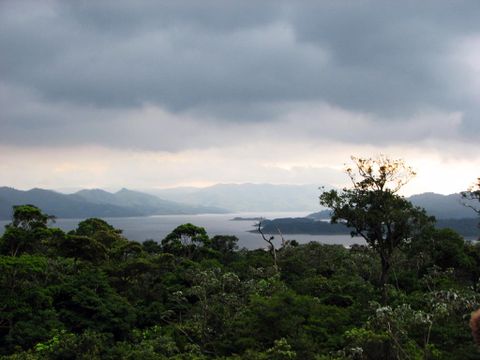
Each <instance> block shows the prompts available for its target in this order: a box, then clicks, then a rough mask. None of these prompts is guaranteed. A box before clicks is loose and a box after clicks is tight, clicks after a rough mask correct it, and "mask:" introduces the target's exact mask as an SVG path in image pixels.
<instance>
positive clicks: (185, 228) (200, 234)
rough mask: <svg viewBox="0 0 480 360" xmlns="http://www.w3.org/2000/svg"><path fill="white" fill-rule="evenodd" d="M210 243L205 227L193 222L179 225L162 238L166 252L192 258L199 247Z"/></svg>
mask: <svg viewBox="0 0 480 360" xmlns="http://www.w3.org/2000/svg"><path fill="white" fill-rule="evenodd" d="M208 243H209V239H208V235H207V232H206V231H205V229H204V228H203V227H199V226H195V225H193V224H190V223H188V224H183V225H180V226H177V227H176V228H175V229H174V230H173V231H172V232H171V233H170V234H168V235H167V236H166V237H165V239H163V240H162V248H163V251H164V252H167V253H170V254H172V255H176V256H184V257H187V258H189V259H192V257H193V255H194V253H195V252H196V250H197V248H198V247H202V246H204V245H207V244H208Z"/></svg>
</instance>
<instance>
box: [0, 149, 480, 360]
mask: <svg viewBox="0 0 480 360" xmlns="http://www.w3.org/2000/svg"><path fill="white" fill-rule="evenodd" d="M353 160H354V162H355V164H356V169H355V170H351V169H348V170H347V173H348V174H349V175H350V176H351V177H352V180H354V186H353V187H352V188H351V189H344V190H343V191H342V192H338V191H336V190H330V191H325V192H324V193H323V194H322V196H321V197H320V202H321V203H322V204H323V205H325V206H327V207H329V208H330V209H331V211H332V222H333V223H340V224H339V226H343V227H345V226H347V227H348V228H349V229H350V231H351V232H352V235H357V236H361V237H363V238H364V240H365V244H366V245H356V246H353V247H351V248H349V249H348V248H345V247H343V246H340V245H324V244H319V243H309V244H305V245H299V244H298V243H297V242H296V241H284V242H282V244H276V243H275V239H274V238H273V237H271V236H266V235H265V233H264V232H263V231H262V228H261V226H260V225H259V226H258V230H259V236H262V238H263V239H264V240H265V245H266V247H265V249H257V250H246V249H238V247H237V241H238V239H237V238H236V237H234V236H229V235H217V236H214V237H212V238H209V237H208V235H207V233H206V231H205V229H204V228H201V227H197V226H195V225H192V224H184V225H181V226H178V227H177V228H175V229H173V230H172V232H171V233H170V234H169V235H167V236H166V237H165V238H164V239H163V240H162V241H161V243H156V242H154V241H152V240H150V241H145V242H144V243H138V242H134V241H129V240H128V239H126V238H124V237H123V236H122V233H121V231H120V230H118V229H115V228H113V227H112V226H111V225H109V224H108V223H106V222H105V221H103V220H101V219H97V218H90V219H87V220H84V221H82V222H81V223H79V224H78V227H77V228H76V229H75V230H72V231H70V232H68V233H65V232H63V231H62V230H60V229H58V228H55V227H49V226H48V225H49V222H50V221H51V220H52V217H50V216H49V215H47V214H45V213H43V212H42V210H41V209H39V208H37V207H35V206H33V205H21V206H15V207H14V208H13V210H14V211H13V218H12V222H11V223H10V224H9V225H7V227H6V231H5V233H4V235H3V236H2V237H1V238H0V289H1V291H0V357H1V358H2V359H162V360H167V359H171V360H173V359H175V360H180V359H225V360H227V359H248V360H250V359H252V360H255V359H258V360H267V359H269V360H278V359H306V360H310V359H311V360H327V359H330V360H333V359H479V358H480V353H479V352H478V350H477V347H476V345H475V344H474V341H473V338H472V335H471V331H470V328H469V320H470V315H471V313H472V312H473V311H475V310H476V309H477V308H478V307H479V306H480V294H479V277H480V245H479V244H478V243H477V242H467V241H465V240H464V239H463V238H462V237H461V236H460V235H458V234H457V233H456V232H455V231H453V230H450V229H437V228H435V226H434V225H435V219H434V218H433V217H431V216H428V215H427V213H426V212H425V210H424V209H422V208H419V207H416V206H414V205H412V204H411V203H410V202H409V201H408V200H406V199H405V198H403V197H401V196H399V195H397V194H396V190H397V189H398V188H399V187H401V186H402V185H403V184H404V183H405V181H407V180H408V177H409V176H411V174H412V173H411V169H410V168H408V167H406V166H405V165H404V164H403V163H402V162H401V161H398V160H389V159H386V158H380V159H378V160H372V159H356V158H353ZM354 171H356V173H354ZM356 174H357V175H358V174H360V177H359V178H358V177H356ZM463 196H464V197H465V199H467V200H470V201H478V199H479V198H480V196H479V193H478V190H477V188H476V187H473V188H472V189H470V190H469V191H466V192H465V193H463ZM470 204H472V203H470ZM472 208H473V210H475V211H477V212H478V207H475V206H472ZM473 324H474V325H477V326H478V324H477V323H476V322H474V323H473ZM476 335H477V336H478V335H480V334H476Z"/></svg>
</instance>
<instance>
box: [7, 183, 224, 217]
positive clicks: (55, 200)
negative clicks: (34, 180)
mask: <svg viewBox="0 0 480 360" xmlns="http://www.w3.org/2000/svg"><path fill="white" fill-rule="evenodd" d="M21 204H33V205H36V206H38V207H39V208H41V209H42V210H43V211H44V212H45V213H47V214H50V215H55V216H56V217H59V218H87V217H127V216H147V215H164V214H200V213H225V212H227V211H226V210H224V209H220V208H218V207H214V206H199V205H187V204H181V203H178V202H175V201H169V200H163V199H160V198H158V197H156V196H153V195H149V194H145V193H142V192H138V191H132V190H127V189H122V190H120V191H118V192H116V193H109V192H107V191H104V190H99V189H94V190H81V191H78V192H76V193H74V194H61V193H58V192H55V191H52V190H44V189H32V190H28V191H21V190H16V189H13V188H10V187H0V219H2V220H6V219H10V218H11V214H12V206H13V205H21Z"/></svg>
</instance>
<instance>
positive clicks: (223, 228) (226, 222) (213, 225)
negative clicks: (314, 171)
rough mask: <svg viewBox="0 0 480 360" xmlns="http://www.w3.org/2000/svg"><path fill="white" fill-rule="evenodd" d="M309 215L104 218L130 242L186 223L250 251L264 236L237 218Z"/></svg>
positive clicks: (334, 239) (327, 238)
mask: <svg viewBox="0 0 480 360" xmlns="http://www.w3.org/2000/svg"><path fill="white" fill-rule="evenodd" d="M306 215H308V212H288V213H285V212H268V213H266V212H263V213H231V214H201V215H155V216H146V217H126V218H104V220H105V221H107V222H108V223H109V224H110V225H112V226H113V227H115V228H117V229H122V230H123V234H124V236H125V237H126V238H127V239H130V240H136V241H140V242H142V241H144V240H147V239H153V240H156V241H160V240H162V239H163V238H164V237H165V236H166V235H167V234H169V233H170V232H171V231H172V230H173V229H174V228H175V227H177V226H178V225H181V224H185V223H192V224H194V225H197V226H202V227H204V228H205V229H206V230H207V233H208V235H209V236H214V235H235V236H236V237H238V239H239V246H240V247H245V248H247V249H257V248H260V247H264V246H265V242H264V241H263V240H262V238H261V236H260V235H259V234H256V233H251V232H249V231H250V230H253V229H254V224H255V221H254V220H242V221H232V220H231V219H233V218H234V217H242V218H257V217H263V218H266V219H275V218H285V217H304V216H306ZM82 220H83V219H57V220H56V222H55V224H51V225H50V226H52V227H53V226H55V227H59V228H61V229H62V230H64V231H70V230H73V229H75V228H76V227H77V224H78V223H79V222H80V221H82ZM8 223H9V221H0V234H1V233H3V229H4V226H5V225H6V224H8ZM284 238H285V239H288V240H291V239H295V240H297V241H298V242H299V243H301V244H305V243H308V242H311V241H317V242H321V243H325V244H341V245H345V246H349V245H352V244H355V243H357V244H358V243H360V244H363V243H364V241H363V240H362V239H360V238H351V237H350V236H349V235H305V234H286V235H284ZM275 240H276V243H277V244H280V242H281V238H280V236H279V235H277V236H275Z"/></svg>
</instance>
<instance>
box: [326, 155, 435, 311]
mask: <svg viewBox="0 0 480 360" xmlns="http://www.w3.org/2000/svg"><path fill="white" fill-rule="evenodd" d="M352 160H353V162H354V164H355V167H354V168H351V167H349V168H347V169H346V172H347V174H348V176H349V177H350V179H351V181H352V183H353V187H352V188H350V189H347V188H345V189H343V191H342V192H340V193H339V192H338V191H336V190H331V191H325V192H323V193H322V194H321V195H320V204H322V205H324V206H326V207H328V208H330V209H332V218H331V222H332V223H337V222H345V224H346V225H347V226H348V227H350V228H352V232H351V234H352V236H361V237H363V238H364V239H365V241H366V242H367V244H368V245H369V246H370V247H371V248H372V249H373V250H374V251H375V252H376V253H377V254H378V255H379V257H380V262H381V275H380V283H379V285H380V287H381V289H382V301H383V302H384V303H386V302H387V289H386V285H387V282H388V274H389V270H390V267H391V261H392V256H393V253H394V251H395V250H396V249H397V248H398V247H399V246H400V245H402V244H404V243H408V242H410V241H412V239H414V238H415V237H417V236H419V235H420V234H421V233H423V231H425V230H426V229H427V228H431V226H432V225H433V221H434V219H433V218H431V217H428V216H427V215H426V213H425V210H423V209H420V208H418V207H415V206H413V205H412V204H411V203H410V202H409V201H407V200H406V199H405V198H404V197H402V196H400V195H398V194H396V192H397V191H398V190H400V188H401V187H402V186H403V185H405V184H406V183H407V182H408V181H409V180H410V179H411V178H412V177H413V176H414V175H415V173H414V171H413V170H412V169H411V168H410V167H408V166H406V165H405V163H404V162H403V161H402V160H392V159H388V158H387V157H384V156H380V157H378V158H376V159H371V158H369V159H362V158H356V157H352Z"/></svg>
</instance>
